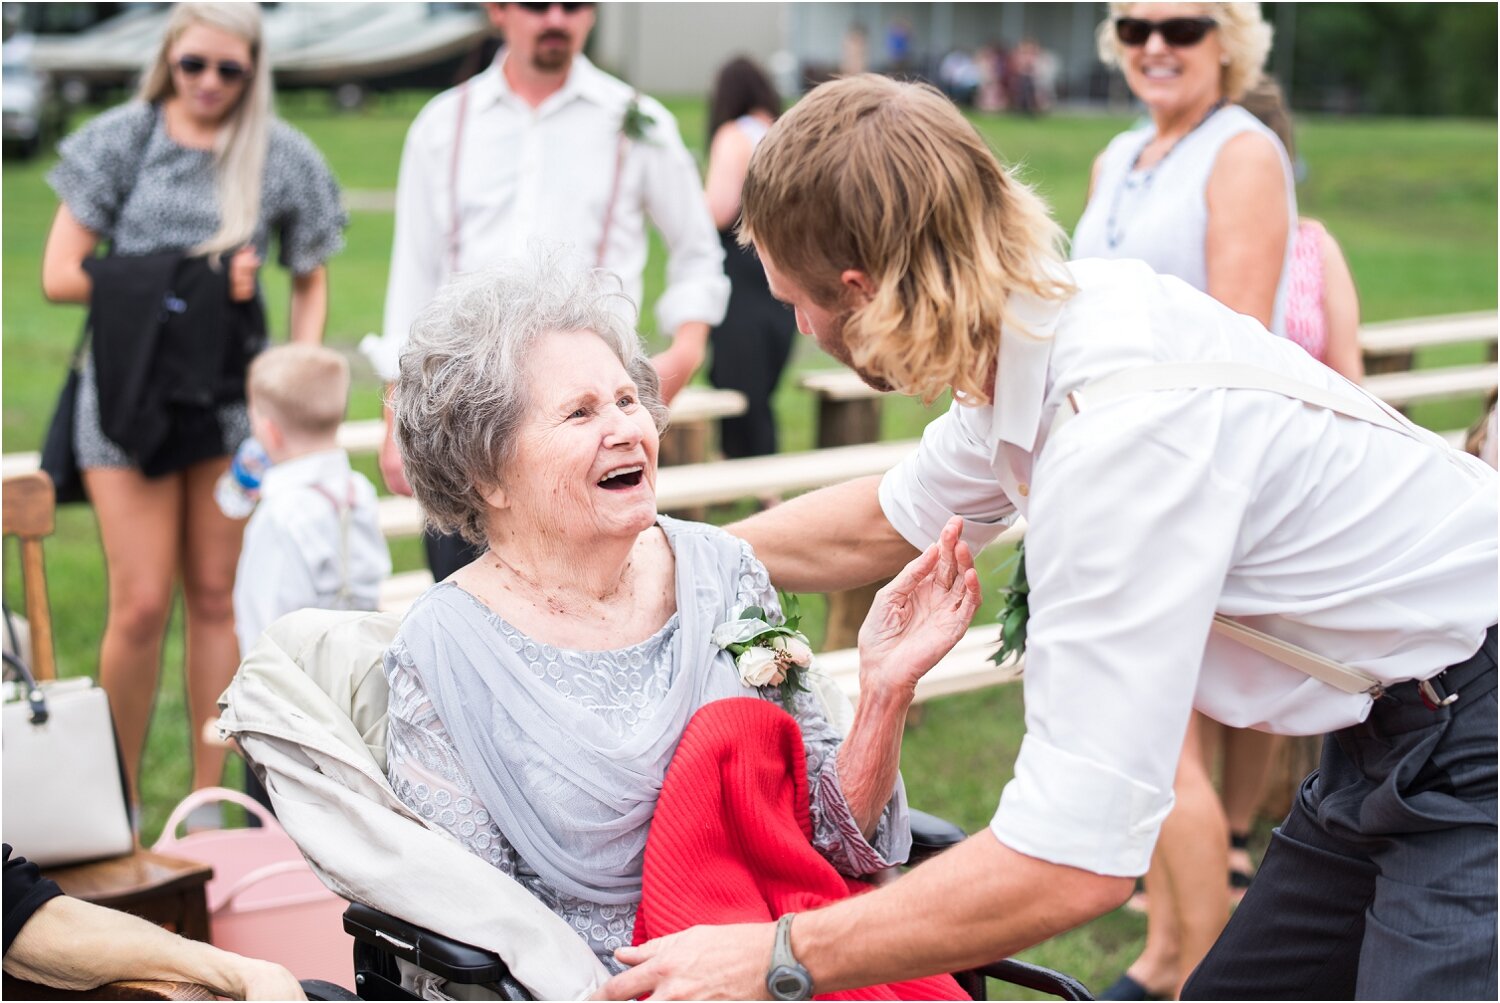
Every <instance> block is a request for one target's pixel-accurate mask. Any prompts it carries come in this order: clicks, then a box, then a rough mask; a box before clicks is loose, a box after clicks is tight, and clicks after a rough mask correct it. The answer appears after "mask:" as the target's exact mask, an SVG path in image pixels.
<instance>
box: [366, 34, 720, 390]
mask: <svg viewBox="0 0 1500 1003" xmlns="http://www.w3.org/2000/svg"><path fill="white" fill-rule="evenodd" d="M503 60H504V52H503V50H502V52H501V54H500V56H499V57H498V58H497V59H496V60H495V62H494V63H493V64H491V66H490V67H489V68H488V69H487V70H485V71H484V72H483V73H480V74H479V75H478V76H476V77H474V78H473V79H472V80H470V81H469V82H468V83H467V84H465V85H463V86H460V87H456V88H454V89H452V90H449V91H444V92H443V93H442V94H439V95H438V96H437V97H435V98H433V99H432V100H431V101H430V102H428V104H427V106H426V107H425V108H423V109H422V111H421V113H420V114H418V116H417V118H416V121H414V122H413V123H412V126H411V129H410V131H409V132H408V133H407V135H406V145H405V146H404V147H403V149H402V151H401V173H400V176H399V178H398V180H397V183H396V229H395V236H394V241H393V244H392V249H391V274H390V280H389V284H388V285H387V288H386V298H385V332H384V337H382V338H378V339H376V338H371V339H366V341H365V343H364V345H363V346H362V347H363V348H364V349H365V351H366V353H367V354H368V355H369V356H370V360H371V362H372V363H374V365H375V369H376V371H377V372H379V373H380V375H381V376H383V377H384V378H386V379H388V380H389V379H394V378H395V377H396V375H397V372H398V363H399V359H400V353H401V348H402V346H403V345H405V343H406V338H407V333H408V331H409V330H410V328H411V324H412V321H413V320H414V319H415V318H416V316H417V313H418V312H419V311H420V310H421V309H422V307H424V306H426V305H427V303H428V301H430V300H431V299H432V297H433V294H434V293H436V292H437V290H438V287H439V286H441V285H442V283H443V282H444V280H446V279H447V278H448V276H449V275H451V274H453V273H455V272H465V271H473V270H475V269H479V268H485V267H491V266H494V265H497V264H500V263H502V262H503V261H505V260H507V259H511V258H515V257H518V256H520V255H524V254H527V253H528V252H529V251H531V250H532V249H533V248H534V246H535V245H536V242H538V241H539V240H540V241H542V242H546V243H551V244H558V243H565V244H568V245H571V246H572V247H573V248H574V250H575V251H576V252H577V253H578V255H579V257H580V258H581V259H583V260H586V261H587V262H588V263H589V264H598V265H600V266H602V267H604V268H606V269H609V270H610V271H612V272H614V273H615V274H617V275H618V276H619V277H620V279H621V281H622V282H623V283H624V287H625V292H626V294H627V295H629V296H630V298H631V301H632V302H634V303H635V304H636V305H637V306H639V305H640V302H641V272H642V270H643V269H644V268H645V267H646V256H647V251H648V240H647V232H646V218H647V217H648V216H649V217H650V219H651V222H652V223H653V224H654V225H655V226H656V228H657V229H658V230H660V231H661V234H662V236H663V237H664V238H665V240H666V244H667V250H668V260H667V275H666V289H665V291H664V292H663V293H662V295H661V298H660V299H658V300H657V303H656V317H657V324H658V325H659V329H660V331H661V333H662V334H664V335H668V336H670V335H671V334H673V333H674V332H676V330H677V328H678V327H680V326H681V325H683V324H685V323H688V322H691V321H701V322H703V323H705V324H709V325H714V324H717V323H718V322H719V321H721V320H723V319H724V308H725V307H726V306H727V305H728V303H729V280H728V279H727V278H725V277H724V251H723V248H722V247H721V246H720V244H719V236H718V232H717V231H716V230H715V229H714V224H713V219H712V217H711V216H710V215H709V212H708V205H707V203H706V202H705V201H704V197H703V184H702V182H701V181H700V180H699V177H698V168H697V165H696V164H695V163H694V161H693V158H692V155H691V154H689V153H688V151H687V148H686V147H684V146H683V143H682V137H681V136H680V135H679V134H678V132H677V122H676V120H675V119H673V117H672V115H671V113H670V112H668V111H667V110H666V109H665V108H663V107H662V106H661V105H660V104H659V103H658V102H656V101H654V100H652V99H651V98H648V97H645V96H644V95H643V96H641V97H640V98H639V108H640V110H641V111H642V112H644V113H645V114H646V115H648V116H649V117H650V118H651V119H653V120H654V122H653V124H651V125H649V126H647V127H646V131H645V136H644V137H643V138H641V139H638V140H637V139H631V140H628V141H626V142H625V145H624V158H623V161H621V162H620V177H619V190H618V192H617V193H616V195H615V197H614V209H613V212H612V214H611V218H610V223H609V232H608V238H607V242H606V244H605V247H604V254H603V257H602V260H599V259H597V258H596V255H597V253H598V250H599V243H600V240H601V238H603V237H604V235H605V208H606V206H608V205H609V204H610V193H611V190H612V188H613V186H614V184H615V172H616V162H617V160H619V155H620V149H621V138H622V132H621V129H622V126H623V124H624V120H625V113H626V109H627V108H628V107H629V104H630V101H631V98H632V96H633V95H634V93H635V92H634V91H632V90H631V88H630V87H629V86H628V85H626V84H624V83H622V82H620V81H619V80H616V79H615V78H614V77H611V76H609V75H608V74H606V73H604V72H602V71H601V70H599V69H597V68H596V67H595V66H594V65H593V64H592V63H590V62H589V61H588V60H587V59H585V58H584V57H583V56H577V57H575V58H574V60H573V65H572V69H571V70H570V71H569V73H568V79H567V82H566V83H565V84H564V85H563V87H562V89H561V90H559V91H558V92H557V93H556V94H553V95H552V96H551V97H549V98H547V100H545V101H543V102H542V104H541V105H540V106H539V107H536V108H532V107H531V106H530V105H529V104H527V103H526V102H525V101H523V100H521V98H519V97H518V96H516V94H515V93H514V92H512V91H511V89H510V85H509V84H508V83H506V80H505V74H504V73H503V72H502V66H503ZM460 112H462V128H461V130H460ZM460 132H461V135H460ZM455 141H457V142H458V144H459V154H458V158H457V164H456V165H455V163H454V154H453V151H454V143H455ZM455 174H456V186H457V191H456V193H455V186H454V177H455ZM455 218H456V221H457V241H456V246H457V260H456V262H455V261H454V260H453V247H454V241H453V240H452V237H453V236H454V234H453V226H454V222H455Z"/></svg>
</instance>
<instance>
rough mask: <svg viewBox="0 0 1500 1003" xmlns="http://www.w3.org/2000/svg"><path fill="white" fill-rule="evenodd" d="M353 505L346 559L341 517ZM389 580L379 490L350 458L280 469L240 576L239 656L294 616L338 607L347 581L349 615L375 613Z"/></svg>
mask: <svg viewBox="0 0 1500 1003" xmlns="http://www.w3.org/2000/svg"><path fill="white" fill-rule="evenodd" d="M351 498H352V501H353V508H352V509H350V511H349V522H348V539H347V544H346V546H347V550H346V551H345V552H344V554H343V555H342V556H341V554H340V548H341V546H344V544H341V542H340V541H341V538H342V535H343V532H344V530H343V526H342V511H343V509H344V508H346V507H347V506H348V505H349V503H350V501H351ZM390 573H391V555H390V551H389V550H388V549H387V548H386V545H385V537H384V536H383V535H382V534H381V532H380V511H379V503H378V501H377V499H376V497H375V486H374V485H372V484H371V483H370V481H369V479H368V478H367V477H365V475H364V474H361V473H359V472H358V471H356V470H353V469H351V468H350V466H349V455H348V454H347V453H345V452H344V451H343V450H342V449H331V450H327V451H325V452H321V453H311V454H309V455H307V456H302V457H298V458H297V459H295V460H287V461H286V462H284V463H278V464H275V465H274V466H272V467H271V468H270V469H269V470H267V471H266V475H265V478H264V480H262V482H261V486H260V501H259V503H257V504H256V506H255V511H254V512H253V513H251V515H250V522H249V523H248V524H247V525H246V526H245V541H244V545H243V546H242V547H241V549H240V563H239V567H238V568H237V569H236V570H235V573H234V629H235V635H236V636H237V637H238V638H239V641H240V651H241V652H242V653H243V652H248V651H249V650H250V646H251V645H252V644H254V643H255V641H256V639H257V638H259V637H260V635H261V634H262V633H263V632H264V631H265V629H266V628H267V627H269V626H270V625H271V624H272V623H274V622H275V621H276V620H278V619H280V618H281V617H283V616H285V615H286V614H288V613H291V612H294V611H295V610H299V609H306V608H308V607H312V608H328V607H331V606H333V605H334V603H335V602H336V600H337V598H338V594H339V588H340V586H341V585H343V584H345V583H346V582H347V587H348V590H349V594H350V596H349V598H350V600H351V602H350V604H349V608H353V609H375V608H376V604H377V602H378V600H379V598H380V596H379V593H380V583H381V582H383V581H385V579H386V577H387V576H388V575H389V574H390Z"/></svg>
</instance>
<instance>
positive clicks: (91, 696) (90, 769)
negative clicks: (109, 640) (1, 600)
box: [0, 653, 135, 867]
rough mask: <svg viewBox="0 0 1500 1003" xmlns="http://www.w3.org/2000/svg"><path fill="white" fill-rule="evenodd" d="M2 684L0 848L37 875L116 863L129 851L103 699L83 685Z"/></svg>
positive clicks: (89, 683)
mask: <svg viewBox="0 0 1500 1003" xmlns="http://www.w3.org/2000/svg"><path fill="white" fill-rule="evenodd" d="M5 664H6V666H7V667H8V668H11V669H14V670H15V672H16V674H17V675H19V676H20V677H21V679H20V680H19V681H18V682H8V683H6V684H5V706H4V719H3V731H0V744H3V756H0V764H3V767H0V768H3V782H4V788H3V807H4V815H3V816H0V817H3V819H4V822H3V826H4V838H5V842H7V843H9V844H10V845H11V846H12V847H14V848H15V851H16V853H18V854H20V855H21V856H24V857H25V858H26V859H28V860H30V861H31V862H32V863H34V864H37V865H38V866H40V867H56V866H60V865H63V864H76V863H82V862H83V861H86V860H99V859H102V858H105V857H118V856H122V855H124V854H127V853H129V852H130V851H131V850H133V849H134V848H135V834H134V833H133V832H132V831H131V828H130V813H129V809H128V807H127V801H126V794H125V774H124V771H123V770H122V769H121V767H120V753H119V746H118V745H117V743H116V741H115V726H114V720H113V719H112V718H111V717H110V713H109V697H108V696H106V695H105V693H104V691H103V690H102V689H100V688H99V687H97V686H95V685H94V681H93V680H92V679H89V678H87V677H82V678H77V679H59V680H56V681H49V682H45V683H42V684H40V685H38V684H37V682H36V680H35V679H33V678H32V675H31V671H30V670H29V669H28V668H27V667H26V664H25V663H24V662H22V661H21V660H20V659H19V658H16V657H14V656H11V655H10V654H8V653H7V654H6V656H5Z"/></svg>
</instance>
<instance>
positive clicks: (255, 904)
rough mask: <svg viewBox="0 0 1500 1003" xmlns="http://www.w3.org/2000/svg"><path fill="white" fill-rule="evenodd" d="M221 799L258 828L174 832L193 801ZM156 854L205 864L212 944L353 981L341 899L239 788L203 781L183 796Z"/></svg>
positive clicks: (297, 971) (308, 975)
mask: <svg viewBox="0 0 1500 1003" xmlns="http://www.w3.org/2000/svg"><path fill="white" fill-rule="evenodd" d="M223 801H228V802H230V803H232V804H237V805H239V806H240V807H241V808H243V809H245V811H247V812H249V813H250V814H251V815H253V816H254V817H255V818H258V819H260V824H261V828H259V829H210V830H206V831H203V832H194V833H190V834H189V835H186V836H183V837H181V838H178V836H177V827H178V826H180V825H181V824H182V822H183V820H184V819H186V818H187V816H188V814H189V813H190V812H191V811H192V810H193V809H195V808H197V807H199V806H200V805H206V804H216V803H219V802H223ZM151 848H152V849H153V850H158V851H160V852H162V853H168V854H171V855H172V856H174V857H183V858H185V859H187V860H196V861H200V862H201V863H205V864H210V865H212V867H213V869H214V876H213V878H212V880H210V881H209V882H208V887H207V892H208V912H209V917H210V924H211V928H212V931H213V934H212V939H213V943H214V945H215V946H216V947H221V948H223V949H224V950H226V951H233V952H234V953H236V954H243V955H245V956H246V957H249V958H263V959H265V960H267V961H274V962H276V963H277V964H280V965H284V966H286V968H288V969H289V970H290V971H291V973H292V974H293V975H295V976H296V977H297V978H299V979H326V980H327V981H329V982H333V983H336V984H338V985H344V986H347V985H353V982H352V981H351V980H352V979H353V977H354V954H353V952H354V939H353V938H352V937H350V936H349V935H348V934H347V933H345V932H344V923H343V914H344V908H345V906H346V905H347V903H346V902H345V901H344V900H343V899H341V898H339V897H338V896H337V895H335V894H333V892H331V891H329V890H328V889H327V888H326V887H324V885H323V882H321V881H319V880H318V877H317V875H315V874H313V872H312V868H310V867H309V866H308V864H307V861H306V860H304V859H302V853H301V851H299V850H298V849H297V844H296V843H293V842H292V840H291V837H290V836H288V835H287V834H286V831H285V830H284V829H282V828H281V826H280V825H278V824H277V822H276V819H275V818H273V817H272V816H271V814H270V813H269V812H267V811H266V810H265V808H264V807H262V806H261V805H260V804H258V803H257V802H255V801H254V800H252V799H250V798H248V797H246V796H245V795H243V794H241V793H240V792H239V791H232V790H228V789H226V788H223V787H208V788H205V789H203V790H200V791H194V792H193V793H191V794H189V795H188V796H187V797H185V798H183V800H182V803H181V804H179V805H178V806H177V807H176V808H174V809H173V810H172V815H171V817H170V818H168V819H167V824H166V827H165V828H164V829H163V830H162V835H161V838H160V839H158V840H157V841H156V843H155V845H153V846H152V847H151Z"/></svg>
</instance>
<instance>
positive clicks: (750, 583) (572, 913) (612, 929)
mask: <svg viewBox="0 0 1500 1003" xmlns="http://www.w3.org/2000/svg"><path fill="white" fill-rule="evenodd" d="M662 523H663V526H664V528H667V529H668V531H669V532H671V531H672V527H673V525H674V523H673V521H672V520H667V519H663V520H662ZM740 553H741V558H740V567H739V595H738V603H739V605H741V606H744V605H758V606H762V607H764V608H769V609H775V608H777V598H776V590H775V589H773V588H772V587H771V583H770V580H769V578H768V577H767V575H766V569H765V567H764V565H762V564H761V563H760V561H758V560H756V558H755V556H754V554H753V553H752V552H751V550H750V547H749V545H748V544H742V545H741V551H740ZM442 591H451V592H452V593H454V594H456V595H459V596H462V597H463V598H464V600H466V601H464V602H459V603H430V602H423V601H422V600H420V599H419V600H418V602H417V603H416V604H415V605H414V606H413V607H412V610H411V612H410V613H409V614H408V615H407V620H408V622H410V620H411V619H412V618H414V617H436V616H439V615H452V613H451V611H452V610H454V609H458V610H460V611H461V615H463V616H464V617H465V618H467V619H470V620H471V622H473V623H475V624H480V625H482V626H483V629H484V630H486V631H488V632H489V633H491V634H492V635H493V637H494V643H495V645H496V646H497V647H500V646H505V647H509V648H511V649H513V650H515V651H518V652H524V654H525V660H526V662H527V664H528V665H529V667H530V669H531V671H532V672H533V673H535V675H536V677H537V678H538V679H546V680H549V681H550V684H551V685H552V686H553V687H555V688H556V690H557V692H558V693H560V694H563V695H565V696H567V697H568V698H569V699H570V700H574V701H577V702H578V703H581V704H582V705H584V706H585V707H587V708H589V709H590V710H591V711H593V712H594V713H596V714H598V715H599V716H600V717H601V718H603V719H604V720H605V721H606V722H608V724H609V725H610V727H611V728H612V729H613V730H614V731H615V732H616V733H617V734H629V735H633V734H636V733H638V732H640V731H641V730H643V729H646V728H649V727H651V726H652V722H653V717H652V713H653V710H654V700H655V699H657V698H658V697H659V696H660V694H661V692H662V691H663V689H664V688H665V680H666V678H667V676H668V674H669V673H670V672H671V669H672V664H673V659H672V657H671V649H672V647H673V638H674V635H675V634H676V632H677V629H678V622H679V616H680V614H678V613H674V614H673V615H672V616H671V618H670V619H668V621H667V622H666V624H665V625H663V626H662V628H661V629H660V630H658V631H657V632H656V633H655V634H654V635H652V636H651V637H649V638H647V639H646V640H644V641H642V642H641V643H639V644H634V645H631V646H629V647H626V648H620V649H617V650H613V651H569V650H566V649H561V648H555V647H553V646H551V645H547V644H541V643H539V642H536V641H533V640H531V639H530V638H528V637H526V635H524V634H522V633H521V632H520V631H518V630H517V629H516V628H515V627H513V626H511V625H510V624H509V623H507V622H506V621H505V620H503V619H501V618H500V617H499V616H498V615H496V614H495V612H494V611H492V610H491V609H490V608H489V607H487V606H485V605H484V604H483V603H481V602H480V601H479V599H477V598H475V597H474V596H472V595H471V594H470V593H468V592H465V591H464V590H462V589H460V588H459V587H458V586H457V585H455V584H453V583H452V582H440V583H439V584H437V585H434V586H433V587H432V588H431V589H430V590H429V591H428V595H429V596H431V595H434V594H436V593H439V592H442ZM424 598H425V597H424ZM435 611H436V612H435ZM385 671H386V676H387V679H388V680H389V682H390V718H389V720H390V730H389V733H388V736H387V739H386V741H387V765H386V770H387V773H388V775H389V777H390V781H391V787H392V788H393V789H394V790H395V792H396V795H397V796H398V797H400V798H401V800H402V801H403V802H405V803H406V804H407V805H408V806H409V807H410V808H411V809H412V810H413V811H415V812H416V813H417V814H419V815H421V816H422V817H423V818H425V819H428V820H429V821H431V822H433V823H436V824H437V825H438V826H439V827H441V828H442V829H444V830H445V831H447V832H448V833H449V834H451V835H452V836H454V837H455V838H457V839H458V841H459V842H460V843H461V844H462V845H463V846H464V847H465V848H466V849H467V850H469V852H471V853H473V854H475V855H477V856H479V857H481V858H483V859H484V860H487V861H489V862H490V863H491V864H493V865H494V866H496V867H498V868H500V869H501V870H502V871H504V872H505V873H506V874H508V875H510V876H511V877H513V878H515V879H516V880H517V881H519V882H520V883H521V884H522V885H523V886H524V887H525V888H526V889H527V890H528V891H530V892H531V893H532V894H533V895H535V896H536V897H537V898H539V899H540V900H541V901H543V902H544V903H546V904H547V906H548V908H550V909H551V910H552V911H553V912H555V913H557V914H558V915H559V916H561V917H562V918H563V919H564V920H566V921H568V923H569V924H571V925H572V927H573V928H574V929H575V930H576V931H577V932H578V935H579V936H580V937H582V938H583V939H584V940H585V941H586V942H587V943H588V945H589V946H590V947H591V948H592V949H593V950H594V953H595V954H596V955H598V957H599V960H600V961H601V962H603V963H604V965H605V967H607V968H609V969H610V970H611V971H615V972H618V971H620V970H621V968H622V966H621V965H620V964H619V963H618V962H616V961H615V959H614V950H615V948H617V947H621V946H624V945H627V944H629V943H630V940H631V934H632V932H633V930H634V926H635V910H636V906H635V905H634V904H625V905H613V904H607V903H600V902H589V901H584V900H582V899H579V898H575V897H572V896H569V895H567V894H564V893H563V892H561V891H559V890H558V889H556V888H553V887H551V886H550V885H548V884H547V883H546V882H545V881H543V880H542V879H541V878H540V877H538V875H537V874H536V872H535V870H533V869H532V868H531V867H530V866H528V865H527V862H526V861H525V860H524V859H522V858H521V857H520V855H519V854H518V853H517V852H516V850H515V848H514V847H513V846H512V845H511V843H510V842H509V841H508V840H507V839H506V837H505V835H504V834H503V833H502V832H501V831H500V828H499V826H498V825H496V823H495V820H494V819H493V818H492V817H491V812H490V811H489V810H488V809H487V807H486V806H485V805H484V804H482V803H480V800H479V798H478V796H477V794H476V793H475V789H474V783H473V781H472V780H471V779H470V774H469V769H468V767H467V765H466V764H465V763H464V762H463V760H462V759H461V758H460V756H459V751H458V749H457V747H456V745H455V744H454V741H453V739H452V738H451V737H450V735H449V733H448V729H447V727H446V726H445V725H444V723H443V721H442V719H441V718H439V717H438V715H437V713H436V711H435V710H434V708H433V704H432V700H431V698H430V697H429V695H428V694H427V692H426V691H425V690H424V688H423V684H422V681H421V678H420V675H419V673H418V670H417V668H416V666H415V665H414V664H413V661H412V656H411V653H410V651H408V650H407V647H406V645H405V643H404V642H403V641H402V638H401V636H400V635H399V634H398V635H397V638H396V642H395V643H394V644H393V645H392V646H391V648H390V650H389V651H388V652H387V653H386V658H385ZM759 695H760V696H761V697H762V698H763V699H766V700H771V701H779V699H780V697H779V695H778V694H777V692H776V690H775V689H774V688H770V687H767V688H762V689H761V690H760V691H759ZM792 715H793V717H795V718H796V720H797V723H798V725H799V726H800V727H801V729H802V737H803V742H804V744H805V748H806V752H807V774H808V783H809V788H810V795H811V806H810V807H811V815H812V823H813V844H814V845H815V846H816V847H817V849H818V851H819V852H820V853H821V854H822V855H823V856H824V857H825V858H827V859H828V860H829V862H830V863H832V864H833V865H834V867H835V868H837V869H838V870H839V872H840V873H842V874H846V875H849V876H850V877H861V876H866V875H870V874H874V873H875V872H877V871H880V870H883V869H884V868H887V867H890V866H892V865H893V864H897V863H901V862H903V861H904V859H905V855H906V851H907V849H908V848H909V846H910V836H909V834H910V828H911V825H910V817H909V815H908V813H907V808H906V795H905V791H904V788H903V787H902V786H901V784H900V783H899V782H898V783H897V785H896V791H895V793H894V795H893V796H892V798H891V800H890V802H889V803H888V804H887V805H886V808H885V811H884V813H883V814H882V816H881V818H880V822H879V825H878V826H877V828H876V832H875V835H874V838H873V839H870V840H868V841H867V840H866V839H865V838H864V836H863V835H862V834H861V832H860V829H859V825H858V823H857V822H855V820H854V817H853V815H852V814H851V813H850V811H849V805H848V802H846V801H845V800H844V793H843V790H842V788H841V787H840V786H839V776H838V765H837V761H836V755H837V752H838V747H839V743H840V741H841V737H840V736H839V734H838V733H837V732H836V731H835V730H834V729H833V727H832V726H831V725H830V724H829V722H828V719H827V717H826V716H825V714H824V712H823V709H822V706H821V704H820V703H819V702H818V700H817V698H816V697H814V696H813V695H812V694H811V693H799V694H798V695H797V698H796V700H795V701H794V704H793V708H792ZM897 858H899V859H897Z"/></svg>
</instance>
